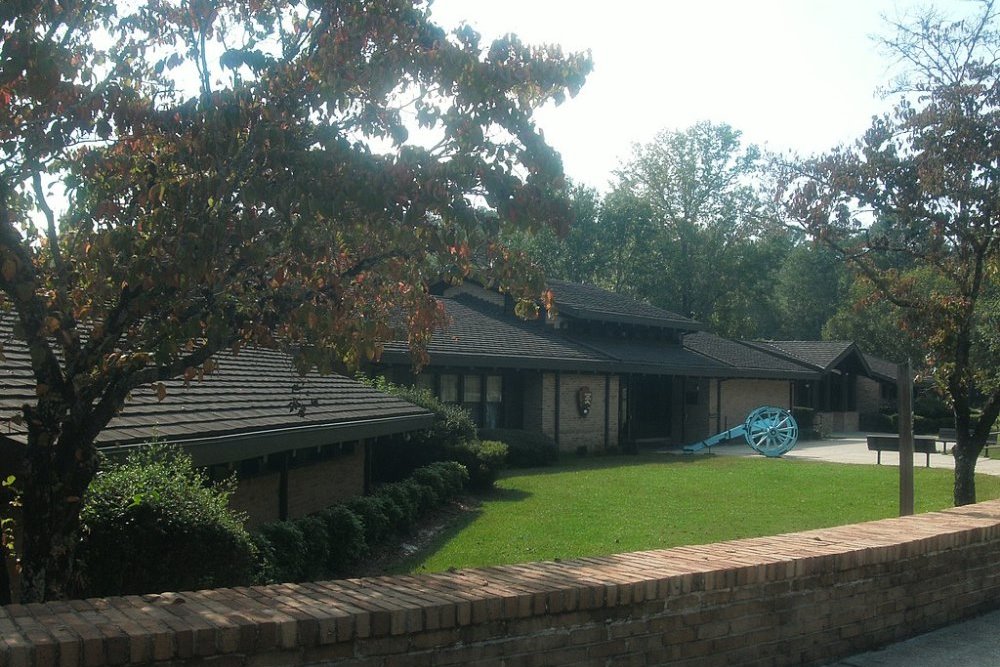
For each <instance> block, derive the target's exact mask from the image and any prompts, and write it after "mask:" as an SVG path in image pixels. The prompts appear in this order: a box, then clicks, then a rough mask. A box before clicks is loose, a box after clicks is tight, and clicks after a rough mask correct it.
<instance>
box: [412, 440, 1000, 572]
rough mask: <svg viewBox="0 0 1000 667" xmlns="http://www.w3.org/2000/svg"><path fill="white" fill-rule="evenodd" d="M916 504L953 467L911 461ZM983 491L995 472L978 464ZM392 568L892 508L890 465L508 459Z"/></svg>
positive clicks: (561, 551) (645, 541)
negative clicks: (482, 493)
mask: <svg viewBox="0 0 1000 667" xmlns="http://www.w3.org/2000/svg"><path fill="white" fill-rule="evenodd" d="M914 473H915V475H914V477H915V487H916V509H917V512H926V511H931V510H935V509H941V508H944V507H949V506H951V504H952V502H951V497H952V495H951V493H952V488H951V487H952V479H953V475H952V472H951V471H950V470H932V469H926V468H916V469H915V471H914ZM976 483H977V491H978V497H979V499H980V500H986V499H990V498H997V497H1000V477H991V476H987V475H979V476H978V477H977V479H976ZM497 487H498V488H497V491H496V492H495V493H493V494H492V495H490V496H488V497H486V498H485V499H484V501H483V503H482V506H481V507H479V508H478V509H477V510H475V511H473V512H469V513H467V514H466V515H464V516H462V517H461V518H460V519H459V521H458V522H456V524H454V525H452V526H451V527H450V528H449V529H448V530H446V531H444V532H442V534H441V535H440V536H438V538H437V539H436V540H435V541H434V542H433V543H432V544H431V545H430V546H429V548H428V549H425V550H423V551H422V552H421V553H418V554H417V555H415V556H414V557H413V558H411V559H409V560H408V561H406V562H405V563H403V564H402V565H401V566H400V567H398V568H396V571H398V572H433V571H441V570H446V569H448V568H450V567H480V566H488V565H501V564H506V563H519V562H527V561H534V560H551V559H555V558H574V557H578V556H594V555H604V554H610V553H620V552H626V551H639V550H644V549H660V548H667V547H672V546H677V545H682V544H705V543H709V542H717V541H720V540H729V539H736V538H741V537H754V536H760V535H774V534H778V533H787V532H792V531H798V530H807V529H810V528H821V527H826V526H834V525H840V524H846V523H855V522H859V521H867V520H871V519H879V518H884V517H890V516H895V515H896V514H897V512H898V499H899V491H898V471H897V468H895V467H892V466H878V467H876V466H861V465H841V464H832V463H829V464H828V463H814V462H807V461H793V460H786V459H766V458H764V457H751V458H737V457H728V456H698V457H680V456H664V455H656V454H649V455H642V456H635V457H610V458H591V459H581V460H577V461H569V462H567V463H566V464H565V465H561V466H560V467H558V468H539V469H534V470H515V471H510V472H508V473H507V474H506V475H505V476H504V477H502V478H501V479H500V481H499V482H498V483H497Z"/></svg>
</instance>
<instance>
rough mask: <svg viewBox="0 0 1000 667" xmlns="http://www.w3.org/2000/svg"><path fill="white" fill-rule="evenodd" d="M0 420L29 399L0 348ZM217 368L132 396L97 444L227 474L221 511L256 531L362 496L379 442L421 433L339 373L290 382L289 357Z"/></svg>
mask: <svg viewBox="0 0 1000 667" xmlns="http://www.w3.org/2000/svg"><path fill="white" fill-rule="evenodd" d="M4 355H5V357H6V361H5V362H4V363H3V364H2V365H0V415H3V416H7V417H9V416H12V415H14V414H17V413H19V411H20V407H21V405H23V404H24V403H27V402H30V401H31V400H33V398H34V392H35V380H34V378H33V377H32V373H31V368H30V363H29V360H28V356H27V355H28V352H27V348H26V347H25V346H24V345H23V344H21V343H20V342H19V341H17V340H16V339H10V340H8V342H7V343H6V344H5V347H4ZM214 359H215V360H216V362H217V366H218V369H217V370H216V371H214V372H213V373H212V374H208V375H205V376H204V377H203V378H201V379H195V380H192V381H190V382H185V381H183V380H170V381H167V382H164V385H165V386H166V389H167V392H166V396H165V397H164V398H163V400H162V401H161V400H159V397H158V396H157V393H156V392H155V391H154V389H153V388H152V387H144V388H140V389H138V390H136V391H134V392H133V393H132V395H131V397H130V398H129V400H128V401H127V403H126V405H125V407H124V409H123V410H122V411H121V413H120V414H119V415H118V416H116V417H115V418H113V419H112V420H111V421H110V422H109V423H108V425H107V427H106V428H105V429H104V430H102V431H101V433H100V434H99V435H98V437H97V446H98V448H99V450H100V451H101V452H103V453H104V454H107V455H110V456H114V455H121V454H123V453H126V452H128V451H129V450H131V449H134V448H136V447H143V446H146V445H147V444H148V443H149V442H151V441H153V440H154V439H155V440H157V441H161V442H166V443H173V444H176V445H178V446H180V447H183V448H184V450H186V451H187V452H188V453H189V454H190V455H191V456H192V458H193V460H194V463H195V465H198V466H202V467H204V468H207V469H208V471H209V472H210V474H211V476H212V477H213V478H217V479H218V478H222V477H227V476H229V475H231V474H233V473H236V475H237V477H238V486H237V490H236V492H235V494H234V496H233V498H232V500H231V503H230V504H231V506H233V507H234V508H235V509H237V510H241V511H245V512H247V514H248V516H249V524H250V525H257V524H260V523H266V522H269V521H275V520H278V519H284V518H295V517H298V516H303V515H306V514H309V513H311V512H315V511H318V510H320V509H323V508H325V507H327V506H329V505H331V504H334V503H335V502H337V501H340V500H344V499H347V498H350V497H353V496H356V495H360V494H362V493H364V492H365V490H366V486H367V484H368V479H369V475H368V462H369V461H370V458H371V453H372V448H374V447H377V446H378V442H379V440H380V439H381V438H384V437H387V436H393V435H397V434H401V433H406V432H409V431H414V430H419V429H422V428H427V427H428V426H429V425H430V424H431V421H432V416H431V415H430V413H428V412H427V411H425V410H424V409H422V408H419V407H417V406H415V405H413V404H411V403H408V402H406V401H403V400H400V399H398V398H395V397H393V396H389V395H387V394H385V393H382V392H379V391H376V390H374V389H372V388H370V387H368V386H366V385H364V384H361V383H359V382H357V381H355V380H352V379H350V378H346V377H343V376H341V375H320V374H318V373H309V374H307V375H305V376H301V375H299V374H298V373H297V372H296V371H295V369H294V368H293V366H292V360H291V357H289V356H288V355H285V354H282V353H280V352H276V351H270V350H261V349H252V348H250V349H244V350H242V351H240V353H239V354H232V353H230V352H225V353H221V354H219V355H216V356H215V357H214ZM8 424H9V429H8V432H7V433H5V434H3V435H0V446H4V447H16V446H23V445H24V444H25V443H26V442H27V429H26V428H25V427H24V426H21V425H18V424H16V423H13V422H8Z"/></svg>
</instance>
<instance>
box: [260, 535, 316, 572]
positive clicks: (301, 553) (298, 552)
mask: <svg viewBox="0 0 1000 667" xmlns="http://www.w3.org/2000/svg"><path fill="white" fill-rule="evenodd" d="M257 530H258V532H259V533H260V534H261V535H262V536H263V538H264V540H266V541H267V544H268V545H269V546H270V549H269V550H268V552H267V554H266V556H265V557H266V558H269V559H270V562H269V563H268V564H266V565H264V567H262V568H261V569H262V570H263V571H264V572H266V573H267V575H268V578H267V579H266V581H273V582H287V581H302V580H303V579H304V578H305V576H304V575H305V572H306V569H307V567H306V537H305V534H304V533H303V532H302V529H301V528H299V526H298V525H297V524H296V523H295V522H293V521H275V522H274V523H266V524H264V525H263V526H261V527H260V528H258V529H257Z"/></svg>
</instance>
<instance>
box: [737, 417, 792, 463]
mask: <svg viewBox="0 0 1000 667" xmlns="http://www.w3.org/2000/svg"><path fill="white" fill-rule="evenodd" d="M744 427H745V428H746V439H747V444H748V445H750V446H751V447H753V448H754V449H756V450H757V451H758V452H760V453H761V454H763V455H764V456H781V455H782V454H784V453H785V452H787V451H789V450H790V449H791V448H792V447H794V446H795V443H796V442H797V441H798V439H799V425H798V424H797V423H795V417H793V416H792V415H791V413H789V412H788V411H787V410H782V409H781V408H771V407H763V408H757V409H756V410H754V411H753V412H751V413H750V414H749V415H747V420H746V422H745V423H744Z"/></svg>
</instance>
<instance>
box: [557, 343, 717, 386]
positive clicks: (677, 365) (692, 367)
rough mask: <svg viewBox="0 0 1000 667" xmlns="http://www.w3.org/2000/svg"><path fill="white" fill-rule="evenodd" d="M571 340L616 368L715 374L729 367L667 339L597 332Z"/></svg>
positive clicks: (638, 371)
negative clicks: (608, 334)
mask: <svg viewBox="0 0 1000 667" xmlns="http://www.w3.org/2000/svg"><path fill="white" fill-rule="evenodd" d="M573 340H574V341H576V342H578V343H580V344H583V345H586V346H587V347H589V348H591V349H593V350H595V351H597V352H599V353H601V354H602V355H605V356H607V357H610V358H611V359H614V361H615V364H614V368H615V371H617V372H623V373H657V374H664V375H697V376H703V377H716V376H719V375H728V374H729V373H730V371H731V369H729V368H728V367H727V366H725V365H724V364H721V363H719V362H718V361H715V360H713V359H709V358H706V357H704V356H702V355H700V354H697V353H695V352H692V351H691V350H686V349H684V348H683V347H681V346H680V345H678V344H677V343H670V342H667V341H656V340H642V339H628V338H625V339H623V338H599V337H596V336H587V337H575V338H574V339H573Z"/></svg>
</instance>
